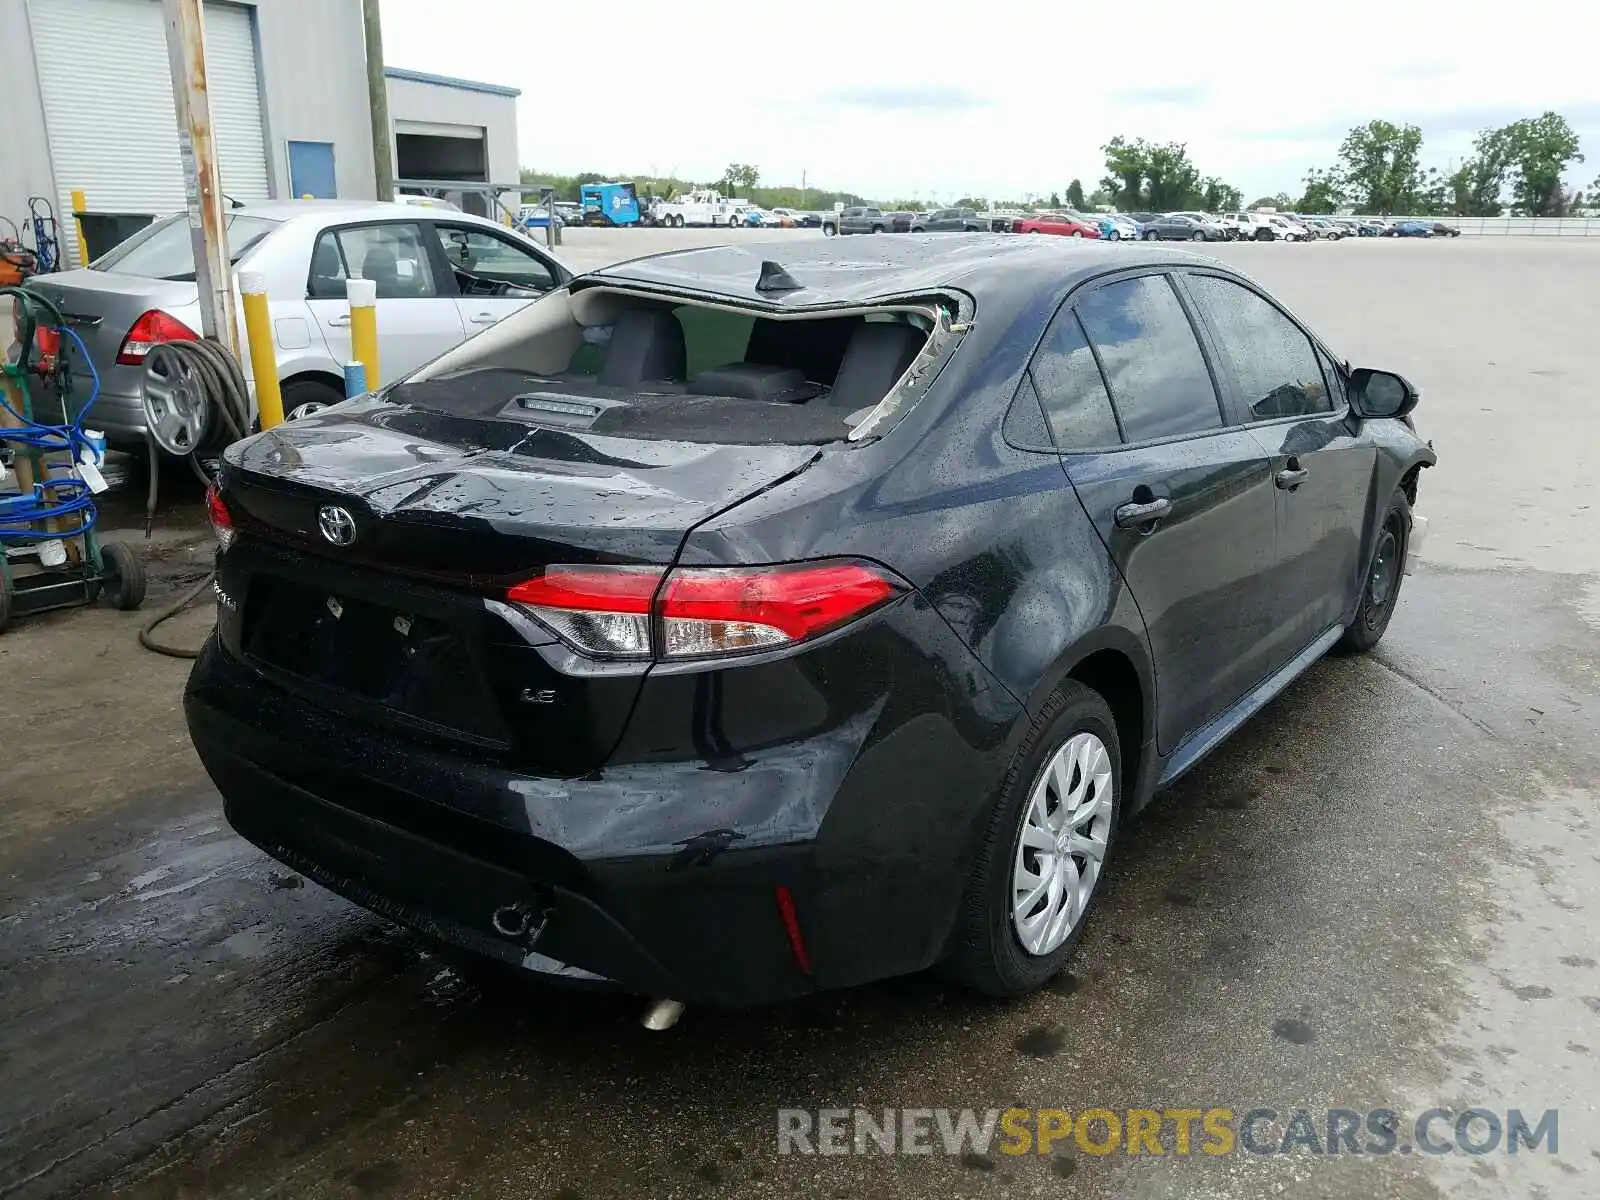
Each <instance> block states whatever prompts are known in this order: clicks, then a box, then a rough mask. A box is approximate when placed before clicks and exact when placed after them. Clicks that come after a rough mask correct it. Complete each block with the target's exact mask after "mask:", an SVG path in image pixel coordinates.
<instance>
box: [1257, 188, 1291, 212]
mask: <svg viewBox="0 0 1600 1200" xmlns="http://www.w3.org/2000/svg"><path fill="white" fill-rule="evenodd" d="M1250 207H1251V208H1276V209H1278V210H1279V211H1280V212H1281V211H1286V210H1288V209H1291V208H1293V207H1294V201H1293V200H1291V199H1290V198H1289V193H1288V192H1279V193H1278V194H1277V195H1276V196H1262V197H1260V198H1259V199H1257V200H1255V201H1253V202H1252V203H1251V205H1250Z"/></svg>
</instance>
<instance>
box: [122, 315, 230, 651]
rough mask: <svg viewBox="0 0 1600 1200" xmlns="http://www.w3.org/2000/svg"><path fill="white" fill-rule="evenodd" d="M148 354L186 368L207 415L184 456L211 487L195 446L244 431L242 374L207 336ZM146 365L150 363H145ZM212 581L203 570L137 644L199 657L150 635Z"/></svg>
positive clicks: (216, 443)
mask: <svg viewBox="0 0 1600 1200" xmlns="http://www.w3.org/2000/svg"><path fill="white" fill-rule="evenodd" d="M150 353H151V355H152V356H159V358H168V357H170V358H171V360H172V362H171V367H172V368H173V369H178V368H180V367H181V368H187V369H188V371H189V372H190V373H191V374H192V377H193V378H194V380H195V382H196V384H197V386H198V388H199V391H200V396H201V399H202V400H203V402H204V405H205V410H206V413H207V419H206V422H205V429H204V435H203V436H202V437H201V438H199V439H197V441H196V446H195V447H194V448H191V449H190V452H189V453H188V454H187V455H185V457H186V458H187V460H188V462H189V466H190V469H191V470H193V471H194V473H195V475H196V477H197V478H198V479H199V480H200V482H201V483H203V484H205V485H206V486H207V487H210V486H211V482H212V480H211V477H210V476H209V475H207V474H206V471H205V468H204V467H203V466H202V465H201V463H200V460H199V458H198V457H197V456H196V450H197V448H198V447H199V446H208V447H215V448H218V449H220V448H221V447H223V446H226V445H228V444H230V443H232V442H236V441H238V440H239V439H240V438H243V437H245V436H246V435H247V434H248V433H249V430H250V391H249V387H248V385H247V384H246V383H245V378H244V370H243V369H242V368H241V367H240V366H239V360H238V359H236V358H234V356H233V355H232V354H230V353H229V352H228V350H227V348H226V347H224V346H223V345H222V343H221V342H217V341H214V340H212V339H210V338H206V339H202V340H199V341H193V342H165V343H163V344H161V345H160V346H156V347H153V348H152V349H151V351H150ZM148 365H150V364H148V363H147V366H148ZM157 365H159V362H158V364H157ZM219 425H220V428H219ZM159 461H160V455H159V454H158V453H156V449H155V447H154V446H152V447H151V452H150V494H151V496H152V497H153V496H154V495H155V491H156V481H157V479H158V477H159V470H160V468H159V466H158V465H157V464H158V462H159ZM215 580H216V572H215V571H208V572H207V573H206V576H205V578H204V579H202V580H200V582H199V583H197V584H195V586H194V587H193V588H191V589H190V590H189V591H187V592H185V593H184V594H183V595H182V596H180V597H178V599H177V600H176V601H174V602H173V603H172V604H171V605H169V606H168V607H167V608H164V609H162V610H161V611H160V612H158V613H156V614H155V615H154V616H153V617H151V618H150V620H148V621H146V622H145V624H144V628H142V629H140V630H139V644H140V645H141V646H143V647H144V648H145V649H146V650H153V651H155V653H157V654H165V655H167V656H168V657H170V658H199V657H200V651H199V650H197V649H196V650H191V649H189V648H188V647H186V646H172V645H169V644H167V643H166V642H160V641H157V640H156V638H155V636H154V634H155V630H156V627H157V626H158V625H160V624H162V623H163V622H164V621H170V620H171V619H172V618H173V617H175V616H177V615H178V614H179V613H181V612H183V611H185V610H186V609H188V608H189V607H190V606H191V605H193V604H194V603H195V601H197V600H199V599H200V597H201V596H203V595H205V594H206V593H207V592H209V591H210V590H211V588H212V585H213V583H214V582H215Z"/></svg>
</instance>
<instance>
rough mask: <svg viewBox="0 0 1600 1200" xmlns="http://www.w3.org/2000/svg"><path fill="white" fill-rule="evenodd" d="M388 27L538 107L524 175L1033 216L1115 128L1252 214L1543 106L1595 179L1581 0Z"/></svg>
mask: <svg viewBox="0 0 1600 1200" xmlns="http://www.w3.org/2000/svg"><path fill="white" fill-rule="evenodd" d="M383 20H384V43H385V57H386V58H387V60H388V62H389V63H390V64H391V65H394V66H403V67H413V68H416V69H419V70H425V71H434V72H438V73H441V74H448V75H458V76H463V77H466V78H472V79H480V80H484V81H487V82H491V83H501V84H509V85H511V86H514V87H519V88H521V89H522V92H523V94H522V98H521V100H520V101H519V108H518V126H519V133H520V140H521V150H522V161H523V163H524V164H525V165H527V166H532V167H538V168H541V169H547V170H555V171H579V170H597V171H619V172H627V171H632V172H640V173H644V172H658V173H662V174H665V173H668V172H673V173H676V174H679V175H681V176H686V177H691V178H714V177H716V176H717V175H720V174H721V172H722V170H723V168H724V167H725V166H726V165H727V164H728V163H730V162H750V163H755V164H757V165H758V166H759V167H760V170H761V174H762V178H763V179H764V180H766V181H769V182H773V183H798V182H799V181H800V177H801V172H802V171H804V172H805V173H806V176H807V178H808V180H809V181H810V182H811V183H812V184H813V185H814V186H823V187H836V188H850V189H853V190H855V191H859V192H863V193H866V194H868V195H872V196H877V197H880V198H884V199H889V198H899V197H906V198H909V197H912V196H919V197H921V198H924V199H928V198H942V199H948V198H953V197H954V196H956V195H960V194H970V193H976V194H982V195H1007V196H1020V195H1022V194H1024V193H1028V192H1033V193H1048V192H1050V191H1053V190H1059V189H1063V188H1065V186H1066V184H1067V181H1068V180H1070V179H1072V178H1074V177H1078V178H1081V179H1082V180H1083V181H1084V184H1085V186H1086V187H1091V188H1092V187H1093V185H1094V183H1095V182H1096V181H1097V180H1098V179H1099V177H1100V176H1101V174H1103V163H1102V158H1103V156H1102V154H1101V153H1100V146H1101V145H1102V144H1103V143H1104V142H1105V141H1107V140H1108V139H1109V138H1110V137H1111V136H1112V135H1113V134H1118V133H1120V134H1123V135H1125V136H1127V137H1130V138H1132V137H1145V138H1149V139H1152V140H1160V141H1166V140H1169V139H1170V140H1175V141H1183V142H1187V143H1188V145H1189V149H1190V156H1191V158H1193V159H1194V161H1195V162H1196V164H1197V165H1198V166H1199V167H1200V169H1201V170H1202V171H1204V172H1206V173H1208V174H1216V175H1219V176H1221V177H1222V178H1223V179H1225V180H1227V181H1229V182H1231V183H1234V184H1235V185H1237V186H1238V187H1239V188H1241V189H1242V190H1243V191H1244V192H1245V193H1246V199H1250V198H1253V197H1254V196H1255V195H1257V194H1260V193H1270V192H1275V191H1278V190H1280V189H1283V190H1289V191H1293V190H1296V189H1297V188H1298V187H1299V185H1300V181H1301V178H1302V177H1303V176H1304V174H1305V171H1306V169H1307V168H1308V167H1312V166H1323V165H1327V164H1329V163H1330V162H1331V161H1332V160H1333V158H1334V155H1335V152H1336V150H1337V148H1338V144H1339V141H1340V138H1341V137H1342V135H1343V133H1344V131H1345V130H1347V129H1348V128H1349V127H1350V126H1352V125H1355V124H1358V123H1360V122H1362V121H1365V120H1368V119H1370V118H1373V117H1384V118H1387V119H1389V120H1393V121H1397V122H1403V121H1412V122H1415V123H1417V124H1419V125H1421V126H1422V127H1423V132H1424V135H1425V138H1426V141H1425V144H1424V154H1425V160H1426V162H1427V163H1428V164H1429V165H1437V166H1439V167H1441V168H1443V167H1445V166H1447V165H1448V163H1449V161H1450V160H1451V159H1452V158H1456V159H1459V158H1460V157H1461V156H1462V155H1463V154H1464V153H1466V152H1467V150H1468V149H1469V148H1470V144H1471V139H1472V134H1473V132H1474V131H1475V130H1476V129H1477V128H1478V127H1479V126H1480V125H1481V124H1485V123H1491V122H1500V121H1504V120H1509V119H1514V118H1515V117H1518V116H1525V115H1526V116H1536V115H1538V114H1539V113H1541V112H1543V111H1545V110H1546V109H1555V110H1556V111H1558V112H1565V113H1566V115H1567V116H1568V118H1569V120H1571V121H1572V122H1573V124H1574V126H1575V127H1577V128H1578V130H1579V132H1580V134H1583V135H1584V140H1585V150H1586V151H1587V152H1588V153H1589V154H1590V157H1591V163H1590V164H1589V165H1590V167H1591V168H1593V167H1594V166H1595V164H1597V163H1600V102H1597V99H1596V91H1595V87H1594V83H1593V79H1594V69H1593V50H1594V47H1595V46H1596V45H1600V13H1597V10H1596V9H1595V8H1594V7H1593V6H1589V5H1577V4H1573V3H1571V2H1570V0H1525V2H1523V3H1519V4H1518V5H1517V6H1516V8H1515V9H1514V10H1506V9H1504V8H1503V7H1497V6H1486V7H1483V8H1482V9H1481V11H1475V10H1474V8H1473V7H1472V6H1463V5H1461V4H1460V3H1459V2H1446V0H1407V2H1406V3H1405V4H1403V5H1395V4H1393V3H1392V2H1390V0H1384V2H1381V3H1380V2H1377V0H1352V2H1349V3H1344V4H1340V5H1336V6H1334V7H1333V8H1328V7H1326V6H1314V7H1313V8H1311V9H1309V10H1303V9H1297V8H1296V7H1295V6H1292V5H1276V4H1266V3H1262V2H1261V0H1251V2H1249V3H1242V2H1239V0H1218V2H1217V3H1212V4H1193V3H1183V4H1180V3H1175V2H1173V0H1149V3H1147V4H1145V5H1135V6H1127V5H1113V4H1084V5H1064V4H1061V3H1059V0H1016V2H1014V3H1011V2H1008V3H1005V4H1003V5H998V6H991V7H989V8H987V9H985V8H983V7H982V6H977V7H975V6H971V5H967V4H957V3H953V2H951V0H938V2H936V3H929V2H928V0H896V2H895V3H892V4H891V3H882V2H881V0H845V2H841V3H838V4H833V5H830V4H823V3H814V2H812V0H799V2H797V3H784V2H782V0H779V2H777V3H770V2H769V3H752V2H751V0H695V2H693V3H682V4H666V3H661V2H660V0H656V2H655V3H651V4H641V5H631V6H630V5H618V6H614V7H613V6H594V5H587V4H582V3H564V4H554V5H551V4H529V3H527V0H457V2H456V3H455V4H453V5H448V6H441V5H440V4H439V3H438V0H383ZM1578 174H1579V175H1580V176H1581V179H1582V181H1583V182H1587V180H1588V179H1589V178H1590V177H1591V176H1590V175H1589V174H1587V173H1584V172H1583V171H1582V170H1581V169H1580V171H1579V172H1578Z"/></svg>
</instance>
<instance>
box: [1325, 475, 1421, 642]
mask: <svg viewBox="0 0 1600 1200" xmlns="http://www.w3.org/2000/svg"><path fill="white" fill-rule="evenodd" d="M1410 544H1411V505H1410V504H1409V503H1407V501H1406V498H1405V494H1404V493H1403V492H1396V493H1395V496H1394V499H1393V500H1392V501H1390V503H1389V511H1388V512H1387V513H1385V514H1384V518H1383V525H1382V526H1381V527H1380V528H1379V530H1378V544H1377V545H1376V546H1375V547H1373V551H1372V565H1371V567H1369V568H1368V570H1367V574H1366V578H1365V581H1364V582H1363V583H1362V585H1361V603H1360V605H1359V606H1357V608H1356V616H1355V620H1353V621H1351V622H1350V624H1349V626H1347V627H1346V629H1345V631H1344V636H1343V637H1341V638H1340V639H1339V644H1338V647H1337V648H1338V649H1339V650H1342V651H1344V652H1345V653H1346V654H1365V653H1366V652H1367V651H1368V650H1371V649H1372V648H1373V647H1374V646H1376V645H1377V644H1378V642H1379V641H1380V640H1382V638H1383V634H1384V630H1386V629H1388V628H1389V619H1390V618H1391V617H1393V616H1394V606H1395V602H1396V601H1397V600H1399V599H1400V584H1401V581H1402V580H1404V579H1405V577H1406V575H1405V570H1406V550H1407V548H1408V547H1409V546H1410Z"/></svg>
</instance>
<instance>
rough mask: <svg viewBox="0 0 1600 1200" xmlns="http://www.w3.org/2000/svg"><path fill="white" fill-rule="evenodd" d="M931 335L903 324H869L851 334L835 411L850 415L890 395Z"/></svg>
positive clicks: (833, 401)
mask: <svg viewBox="0 0 1600 1200" xmlns="http://www.w3.org/2000/svg"><path fill="white" fill-rule="evenodd" d="M927 340H928V335H927V334H926V333H924V332H923V331H922V330H920V329H918V328H916V326H914V325H908V324H906V323H904V322H902V321H866V322H863V323H862V324H861V325H860V326H858V327H857V328H856V331H855V332H854V333H853V334H851V335H850V345H849V347H848V348H847V349H846V350H845V352H844V361H843V362H841V363H840V364H839V377H838V379H836V380H835V381H834V384H833V392H832V393H831V394H830V395H829V397H828V405H829V407H831V408H841V409H844V410H845V411H846V412H851V411H853V410H855V409H858V408H861V407H863V406H867V405H875V404H877V403H878V402H879V401H880V400H882V399H883V398H884V397H885V396H887V395H888V394H889V389H890V388H892V387H893V386H894V385H895V381H896V380H898V379H899V378H900V376H902V375H904V374H905V372H906V368H907V367H909V366H910V365H911V360H912V359H914V358H916V356H917V352H918V351H919V350H921V349H922V347H923V345H924V344H926V342H927Z"/></svg>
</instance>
